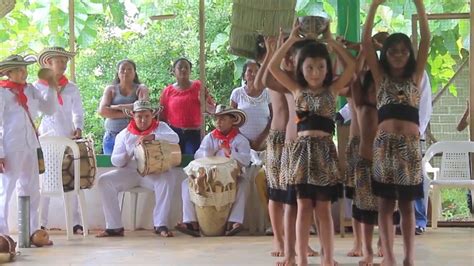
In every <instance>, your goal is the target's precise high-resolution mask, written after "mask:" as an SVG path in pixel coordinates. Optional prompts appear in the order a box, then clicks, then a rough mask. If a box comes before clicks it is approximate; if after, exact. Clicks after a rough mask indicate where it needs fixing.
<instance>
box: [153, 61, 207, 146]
mask: <svg viewBox="0 0 474 266" xmlns="http://www.w3.org/2000/svg"><path fill="white" fill-rule="evenodd" d="M191 68H192V64H191V62H190V61H189V60H188V59H186V58H179V59H177V60H176V61H175V62H174V63H173V68H172V71H173V74H174V76H175V77H176V82H175V83H173V84H170V85H168V86H167V87H166V88H165V89H164V90H163V92H162V93H161V97H160V105H161V106H162V107H163V111H162V112H161V114H160V120H162V121H164V122H166V123H168V124H169V125H170V127H171V128H172V129H173V130H174V131H175V132H176V134H178V136H179V145H180V147H181V152H182V153H183V154H194V153H195V152H196V150H197V149H198V148H199V145H200V144H201V125H202V122H203V121H202V118H201V103H200V100H199V94H200V92H201V88H202V84H201V81H199V80H190V79H189V75H190V73H191ZM206 101H207V103H210V102H213V100H212V98H211V97H210V96H209V95H208V94H207V91H206Z"/></svg>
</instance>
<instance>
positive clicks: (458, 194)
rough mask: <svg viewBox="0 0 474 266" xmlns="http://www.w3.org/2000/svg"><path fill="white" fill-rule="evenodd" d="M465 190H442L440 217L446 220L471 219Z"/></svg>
mask: <svg viewBox="0 0 474 266" xmlns="http://www.w3.org/2000/svg"><path fill="white" fill-rule="evenodd" d="M466 193H467V190H466V189H454V188H453V189H443V190H442V193H441V195H442V200H443V202H442V215H443V218H445V219H446V220H466V219H468V218H470V217H471V214H470V211H469V208H468V205H467V199H466Z"/></svg>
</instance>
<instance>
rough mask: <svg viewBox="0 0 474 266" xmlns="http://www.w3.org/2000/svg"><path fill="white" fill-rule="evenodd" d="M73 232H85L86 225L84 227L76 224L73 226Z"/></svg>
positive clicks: (79, 233) (78, 233) (76, 233)
mask: <svg viewBox="0 0 474 266" xmlns="http://www.w3.org/2000/svg"><path fill="white" fill-rule="evenodd" d="M72 232H73V233H74V234H75V235H82V234H83V233H84V227H82V225H80V224H76V225H75V226H74V227H73V228H72Z"/></svg>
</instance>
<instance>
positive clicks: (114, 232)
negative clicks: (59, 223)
mask: <svg viewBox="0 0 474 266" xmlns="http://www.w3.org/2000/svg"><path fill="white" fill-rule="evenodd" d="M127 114H128V115H129V116H131V117H132V118H133V119H132V120H131V121H130V124H129V125H128V126H127V128H125V129H124V130H122V131H121V132H120V133H119V134H118V135H117V138H116V140H115V146H114V150H113V152H112V158H111V159H112V164H113V165H114V166H116V167H119V168H118V169H115V170H112V171H110V172H107V173H105V174H103V175H101V176H100V177H99V180H98V182H97V187H98V189H99V191H100V194H101V197H102V205H103V209H104V215H105V221H106V229H105V230H104V231H102V232H99V233H98V234H97V237H109V236H123V235H124V228H123V224H122V221H121V217H122V215H121V213H120V208H119V201H118V193H119V192H122V191H125V190H127V189H130V188H133V187H136V186H141V187H146V188H149V189H152V190H154V191H155V202H156V203H155V209H154V210H153V223H154V226H155V233H156V234H159V235H161V236H163V237H172V236H173V234H172V233H171V232H170V231H169V230H168V227H167V226H166V224H167V219H168V216H169V213H170V209H171V194H172V191H173V190H174V186H175V179H174V177H173V175H172V173H171V171H167V172H164V173H161V174H149V175H146V176H145V177H141V176H140V175H139V174H138V172H137V162H136V160H135V158H134V149H135V146H136V145H138V144H140V143H142V142H143V141H148V140H163V141H168V142H170V143H175V144H177V143H178V142H179V138H178V135H177V134H176V133H175V132H174V131H173V130H172V129H171V128H170V127H169V126H168V125H167V124H166V123H164V122H159V121H158V120H157V119H156V118H155V116H156V115H157V111H156V109H154V108H153V107H152V106H151V103H150V102H149V101H141V100H139V101H136V102H135V103H134V104H133V111H132V112H127Z"/></svg>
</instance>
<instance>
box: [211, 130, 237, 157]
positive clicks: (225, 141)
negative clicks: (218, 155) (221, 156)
mask: <svg viewBox="0 0 474 266" xmlns="http://www.w3.org/2000/svg"><path fill="white" fill-rule="evenodd" d="M211 134H212V136H213V137H214V138H216V139H218V140H222V144H221V147H222V148H225V149H229V150H230V142H231V141H232V140H233V139H234V138H235V136H237V134H239V130H238V129H237V128H235V127H234V128H232V129H231V130H230V132H229V133H227V135H224V134H222V132H221V131H219V130H217V129H214V130H213V131H212V132H211ZM226 156H227V157H230V154H229V155H227V154H226Z"/></svg>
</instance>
